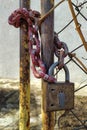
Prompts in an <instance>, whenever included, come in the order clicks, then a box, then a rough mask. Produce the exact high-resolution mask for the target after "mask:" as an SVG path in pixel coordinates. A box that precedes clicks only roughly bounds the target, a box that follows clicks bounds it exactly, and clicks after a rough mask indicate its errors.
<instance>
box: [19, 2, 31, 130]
mask: <svg viewBox="0 0 87 130" xmlns="http://www.w3.org/2000/svg"><path fill="white" fill-rule="evenodd" d="M20 7H21V8H27V9H29V8H30V0H20ZM27 37H28V28H27V25H26V24H25V23H23V24H22V25H21V29H20V103H19V116H20V117H19V118H20V119H19V130H30V69H29V66H30V63H29V62H30V59H29V58H30V57H29V50H28V38H27Z"/></svg>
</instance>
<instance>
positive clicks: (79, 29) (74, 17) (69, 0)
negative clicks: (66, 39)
mask: <svg viewBox="0 0 87 130" xmlns="http://www.w3.org/2000/svg"><path fill="white" fill-rule="evenodd" d="M68 4H69V8H70V10H71V14H72V17H73V19H74V23H75V26H76V30H77V32H78V34H79V36H80V38H81V40H82V43H83V45H84V48H85V50H86V51H87V41H86V40H85V38H84V36H83V33H82V31H81V25H80V24H79V22H78V20H77V18H76V15H75V12H74V9H73V6H72V2H71V0H68Z"/></svg>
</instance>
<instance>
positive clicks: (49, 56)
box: [41, 0, 54, 130]
mask: <svg viewBox="0 0 87 130" xmlns="http://www.w3.org/2000/svg"><path fill="white" fill-rule="evenodd" d="M53 6H54V3H52V1H51V0H41V13H42V16H43V15H45V14H46V13H47V12H48V11H49V10H50V9H51V8H52V7H53ZM53 39H54V12H52V13H51V14H50V15H49V16H48V17H47V18H46V19H45V21H44V22H43V23H42V25H41V41H42V47H41V51H42V52H41V53H42V60H43V61H44V63H45V65H46V69H47V71H48V69H49V67H50V65H51V64H52V63H53V53H54V48H53ZM47 84H48V83H47V82H45V81H42V122H43V123H42V124H43V126H42V129H43V130H54V113H53V112H45V111H44V109H43V108H44V105H45V104H44V100H46V97H45V94H44V92H45V87H44V86H47Z"/></svg>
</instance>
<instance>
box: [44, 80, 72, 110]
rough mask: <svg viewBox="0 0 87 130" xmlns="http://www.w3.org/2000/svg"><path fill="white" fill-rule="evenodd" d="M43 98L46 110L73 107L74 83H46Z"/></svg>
mask: <svg viewBox="0 0 87 130" xmlns="http://www.w3.org/2000/svg"><path fill="white" fill-rule="evenodd" d="M45 94H46V95H45V96H46V98H45V99H46V100H44V103H45V108H44V110H45V111H46V112H50V111H59V110H70V109H73V108H74V83H70V82H66V83H65V82H64V83H63V82H62V83H61V82H59V83H55V84H51V83H48V84H47V86H46V88H45Z"/></svg>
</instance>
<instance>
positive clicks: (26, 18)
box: [8, 8, 68, 82]
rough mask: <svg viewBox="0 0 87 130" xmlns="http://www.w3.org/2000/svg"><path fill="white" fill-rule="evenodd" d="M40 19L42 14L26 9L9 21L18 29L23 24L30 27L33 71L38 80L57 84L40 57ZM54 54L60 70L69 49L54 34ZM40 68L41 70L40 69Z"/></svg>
mask: <svg viewBox="0 0 87 130" xmlns="http://www.w3.org/2000/svg"><path fill="white" fill-rule="evenodd" d="M39 18H40V13H39V12H38V11H34V10H27V9H25V8H21V9H17V10H15V11H14V12H13V13H12V14H11V15H10V16H9V19H8V22H9V24H10V25H13V26H14V27H16V28H18V27H20V26H21V24H22V23H23V22H25V23H27V24H26V25H27V26H28V41H29V42H28V45H29V53H30V56H31V60H32V71H33V74H34V76H35V77H36V78H42V79H44V80H46V81H48V82H56V79H55V78H54V77H52V76H49V75H48V74H47V73H46V67H45V65H44V63H43V61H42V60H41V56H40V39H39V25H38V23H39ZM54 45H55V49H54V53H55V55H56V56H57V57H58V59H59V66H58V67H59V69H61V68H62V67H63V65H64V58H65V57H66V56H67V54H68V48H67V46H66V44H65V43H63V42H61V41H60V40H59V39H58V37H57V35H56V33H54ZM38 68H39V69H38Z"/></svg>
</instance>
